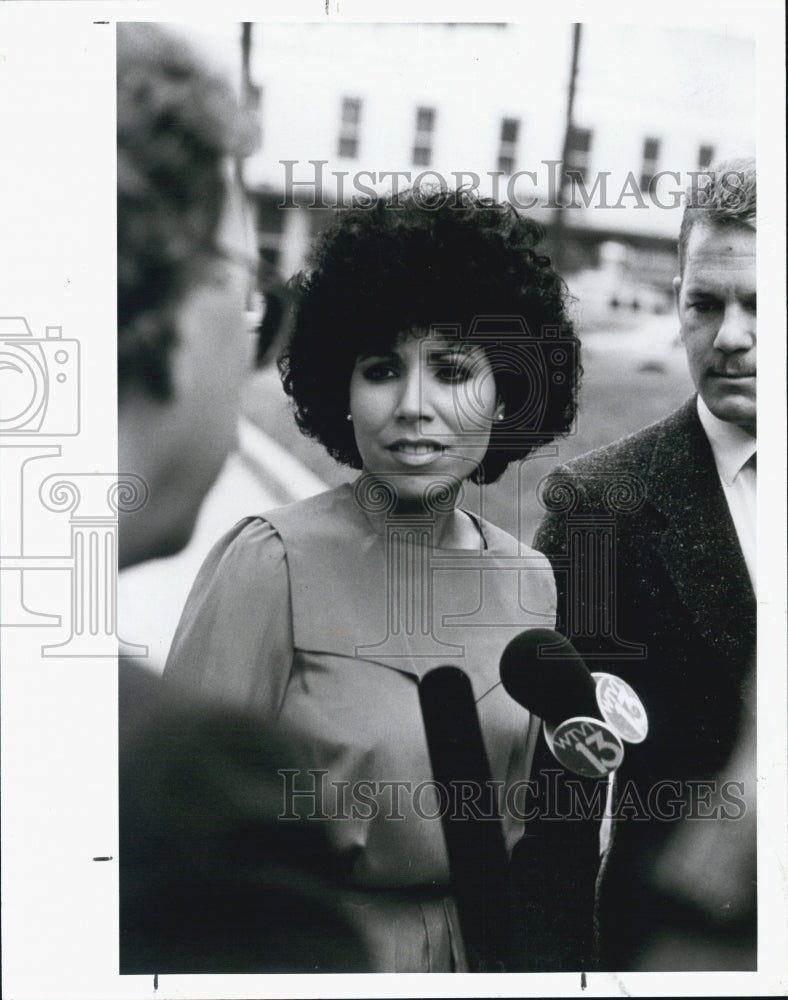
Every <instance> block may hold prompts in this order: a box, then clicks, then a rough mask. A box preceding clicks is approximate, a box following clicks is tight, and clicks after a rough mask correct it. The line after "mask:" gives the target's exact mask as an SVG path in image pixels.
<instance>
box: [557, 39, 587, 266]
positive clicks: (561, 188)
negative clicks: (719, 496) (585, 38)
mask: <svg viewBox="0 0 788 1000" xmlns="http://www.w3.org/2000/svg"><path fill="white" fill-rule="evenodd" d="M582 28H583V25H582V24H573V25H572V66H571V70H570V73H569V94H568V97H567V102H566V126H565V128H564V144H563V148H562V150H561V173H560V175H559V181H558V193H557V198H558V201H557V204H556V206H555V215H554V217H553V240H552V242H553V264H554V265H555V267H556V270H558V271H559V272H560V271H561V269H562V267H563V266H564V263H565V261H566V229H567V226H566V216H565V215H564V212H565V208H564V205H565V204H566V197H565V195H566V193H567V189H568V187H569V184H570V178H569V176H568V174H567V172H566V162H567V160H568V158H569V153H570V150H571V148H572V145H573V142H572V138H573V135H572V134H573V131H574V111H575V92H576V89H577V67H578V64H579V62H580V39H581V35H582Z"/></svg>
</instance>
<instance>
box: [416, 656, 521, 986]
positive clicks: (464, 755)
mask: <svg viewBox="0 0 788 1000" xmlns="http://www.w3.org/2000/svg"><path fill="white" fill-rule="evenodd" d="M419 699H420V701H421V710H422V715H423V718H424V728H425V732H426V735H427V746H428V748H429V753H430V761H431V763H432V772H433V775H434V778H435V781H436V783H437V785H438V788H439V790H440V795H441V799H442V801H441V810H442V813H441V821H442V823H443V833H444V836H445V838H446V849H447V852H448V856H449V871H450V874H451V882H452V889H453V892H454V896H455V899H456V901H457V911H458V914H459V918H460V925H461V927H462V933H463V938H464V941H465V948H466V952H467V954H468V963H469V966H470V968H471V970H472V971H476V972H517V971H521V970H522V968H523V964H522V963H523V960H524V959H523V953H524V947H525V943H524V939H523V929H522V925H521V923H520V918H519V914H518V911H517V909H516V904H515V901H514V898H513V894H512V886H511V879H510V874H509V857H508V854H507V851H506V844H505V842H504V836H503V825H502V822H501V815H500V809H499V807H498V803H497V801H496V796H495V786H494V785H493V784H492V775H491V773H490V765H489V762H488V759H487V752H486V750H485V747H484V740H483V738H482V732H481V727H480V725H479V717H478V714H477V711H476V701H475V698H474V696H473V689H472V687H471V682H470V681H469V679H468V677H467V676H466V675H465V674H464V673H463V671H462V670H460V669H459V667H453V666H443V667H436V668H435V669H434V670H430V671H429V672H428V673H427V674H425V675H424V677H423V678H422V680H421V683H420V685H419ZM469 800H471V801H469Z"/></svg>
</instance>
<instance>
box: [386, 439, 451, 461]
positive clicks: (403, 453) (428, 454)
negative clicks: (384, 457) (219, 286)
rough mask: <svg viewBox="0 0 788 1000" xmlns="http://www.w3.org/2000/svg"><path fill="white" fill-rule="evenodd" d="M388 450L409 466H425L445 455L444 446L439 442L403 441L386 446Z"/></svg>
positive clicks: (424, 440) (423, 440)
mask: <svg viewBox="0 0 788 1000" xmlns="http://www.w3.org/2000/svg"><path fill="white" fill-rule="evenodd" d="M386 450H387V451H390V452H391V453H392V454H394V455H396V456H397V458H398V459H399V460H400V461H402V462H405V463H406V464H408V465H425V464H427V463H428V462H431V461H432V460H433V459H434V458H436V457H438V456H439V455H442V454H443V445H442V444H440V443H439V442H438V441H431V440H429V439H420V440H418V441H412V440H407V439H404V438H403V439H401V440H398V441H393V442H392V443H391V444H389V445H386Z"/></svg>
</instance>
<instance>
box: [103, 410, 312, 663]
mask: <svg viewBox="0 0 788 1000" xmlns="http://www.w3.org/2000/svg"><path fill="white" fill-rule="evenodd" d="M238 440H239V447H238V450H237V451H236V452H234V453H233V454H232V455H231V456H230V457H229V458H228V460H227V462H226V464H225V466H224V468H223V469H222V472H221V473H220V475H219V478H218V479H217V481H216V483H215V484H214V486H213V488H212V490H211V491H210V493H209V494H208V496H207V497H206V499H205V502H204V503H203V506H202V509H201V511H200V516H199V518H198V521H197V525H196V527H195V531H194V535H193V536H192V539H191V542H190V543H189V545H188V546H187V547H186V548H185V549H184V550H183V551H182V552H179V553H178V554H177V555H175V556H171V557H169V558H167V559H155V560H151V561H150V562H147V563H143V564H141V565H139V566H134V567H131V568H130V569H127V570H124V571H123V572H122V573H121V574H120V576H119V579H118V631H119V634H120V637H121V639H122V641H123V642H124V643H128V644H137V645H145V646H147V648H148V655H147V657H143V658H141V660H142V662H143V663H144V664H145V665H146V666H148V667H149V668H150V669H151V670H153V671H155V672H157V673H160V672H161V671H162V670H163V668H164V664H165V662H166V659H167V653H168V651H169V648H170V643H171V642H172V637H173V635H174V633H175V629H176V627H177V625H178V621H179V619H180V616H181V611H182V610H183V605H184V603H185V601H186V598H187V596H188V594H189V590H190V589H191V585H192V583H193V581H194V578H195V577H196V575H197V572H198V570H199V568H200V566H201V565H202V563H203V560H204V559H205V557H206V555H207V554H208V552H209V550H210V548H211V546H212V545H213V544H214V542H215V541H216V540H217V539H218V538H220V537H221V536H222V535H223V534H224V532H225V531H228V530H229V529H230V528H231V527H232V526H233V525H234V524H235V523H236V522H237V521H239V520H240V519H241V518H243V517H247V516H248V515H250V514H259V513H263V512H264V511H266V510H273V509H274V508H275V507H279V506H281V505H282V504H284V503H289V502H290V501H293V500H300V499H302V498H304V497H307V496H312V495H314V494H315V493H319V492H320V491H321V490H323V489H325V484H324V483H323V481H322V480H321V479H319V478H318V477H317V476H315V475H314V474H313V473H312V472H310V470H309V469H307V468H306V466H305V465H303V464H302V463H301V462H299V461H298V460H297V459H295V458H293V457H292V456H291V455H290V454H289V453H288V452H287V451H285V450H284V449H283V448H282V447H280V445H278V444H277V443H276V442H275V441H273V440H272V439H271V438H270V437H269V436H268V435H266V434H265V433H264V432H263V431H261V430H260V429H259V428H258V427H256V426H255V425H254V424H252V423H250V422H249V421H248V420H246V419H244V418H242V419H241V421H240V422H239V426H238Z"/></svg>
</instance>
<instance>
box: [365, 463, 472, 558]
mask: <svg viewBox="0 0 788 1000" xmlns="http://www.w3.org/2000/svg"><path fill="white" fill-rule="evenodd" d="M364 477H366V478H365V479H364V481H363V483H362V481H361V480H358V481H357V482H356V490H355V493H356V500H357V502H358V503H359V506H360V507H361V509H362V511H363V512H364V515H365V516H366V518H367V520H368V521H369V523H370V524H371V526H372V528H373V529H374V531H375V533H376V534H379V535H385V534H386V532H387V530H388V528H389V527H390V526H391V525H394V524H397V523H401V524H405V523H407V522H411V523H422V524H424V525H427V524H429V525H430V527H431V528H432V531H431V534H432V544H433V545H434V546H435V547H436V548H450V549H478V548H479V545H480V544H482V545H483V544H484V540H483V538H482V537H481V534H480V531H479V528H478V526H477V524H476V522H475V521H474V519H473V518H472V517H471V516H470V515H469V514H467V513H466V512H465V511H463V510H462V509H461V508H459V507H457V501H458V500H459V497H458V496H457V495H456V494H455V495H453V496H452V495H450V494H449V493H448V492H445V493H443V494H442V495H441V496H440V497H437V496H435V495H434V493H433V494H429V493H427V495H425V496H422V497H419V496H406V497H403V496H399V497H397V498H396V501H395V502H394V503H390V502H389V503H386V502H385V501H386V500H388V499H391V498H392V493H391V489H390V487H389V486H388V485H387V484H386V482H385V481H384V480H381V479H376V478H375V477H372V476H370V475H369V474H368V473H364Z"/></svg>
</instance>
